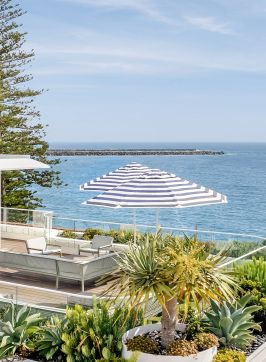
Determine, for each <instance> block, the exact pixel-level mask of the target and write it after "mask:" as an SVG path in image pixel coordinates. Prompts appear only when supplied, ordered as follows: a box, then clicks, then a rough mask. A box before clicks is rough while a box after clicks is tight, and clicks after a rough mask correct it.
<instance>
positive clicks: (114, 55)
mask: <svg viewBox="0 0 266 362" xmlns="http://www.w3.org/2000/svg"><path fill="white" fill-rule="evenodd" d="M97 40H99V38H98V39H97ZM30 47H33V48H34V49H35V50H36V54H37V59H38V58H39V59H40V60H41V61H39V62H38V65H37V66H35V67H34V68H35V70H36V73H38V74H40V75H48V74H55V75H56V74H58V75H63V74H68V75H71V74H72V75H77V74H78V75H94V74H95V75H132V76H135V75H141V76H184V75H188V74H194V73H201V72H206V71H238V72H257V73H266V66H265V64H266V54H265V53H260V52H259V51H258V50H257V51H255V52H253V53H251V52H250V53H249V54H247V53H246V51H245V50H244V49H243V50H240V49H238V50H235V51H232V50H227V51H225V50H224V49H221V50H219V49H217V48H216V49H215V50H214V49H213V48H212V49H207V48H199V47H195V48H191V47H186V46H184V45H183V46H182V45H178V46H177V45H176V44H175V45H174V46H173V44H172V43H167V44H166V43H158V42H153V43H151V42H146V41H143V40H142V41H139V43H138V44H136V43H130V42H129V41H126V40H125V39H124V40H122V39H120V41H119V42H118V41H117V40H113V41H112V42H111V41H110V38H108V41H106V42H104V41H101V42H99V43H98V42H97V41H96V42H95V43H92V44H90V45H89V46H86V45H83V44H76V45H75V46H70V45H58V46H56V45H54V46H50V45H47V46H42V47H40V48H39V45H37V44H36V45H34V44H30ZM38 48H39V49H38ZM36 73H35V74H36Z"/></svg>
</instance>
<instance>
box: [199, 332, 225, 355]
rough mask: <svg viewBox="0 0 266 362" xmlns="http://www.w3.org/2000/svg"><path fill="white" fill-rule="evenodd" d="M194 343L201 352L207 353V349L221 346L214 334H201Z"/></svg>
mask: <svg viewBox="0 0 266 362" xmlns="http://www.w3.org/2000/svg"><path fill="white" fill-rule="evenodd" d="M193 342H194V343H195V344H196V346H197V349H198V350H199V351H205V349H208V348H211V347H215V346H216V347H218V346H219V340H218V338H217V337H216V335H215V334H213V333H199V334H197V335H196V336H195V338H194V339H193Z"/></svg>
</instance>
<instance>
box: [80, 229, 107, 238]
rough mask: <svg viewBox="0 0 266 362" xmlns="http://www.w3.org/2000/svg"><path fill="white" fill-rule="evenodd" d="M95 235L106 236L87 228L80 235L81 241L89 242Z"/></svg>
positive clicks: (103, 233)
mask: <svg viewBox="0 0 266 362" xmlns="http://www.w3.org/2000/svg"><path fill="white" fill-rule="evenodd" d="M95 235H106V233H105V232H104V231H103V230H101V229H94V228H88V229H86V230H85V231H84V233H83V235H82V239H83V240H91V239H92V238H93V237H94V236H95Z"/></svg>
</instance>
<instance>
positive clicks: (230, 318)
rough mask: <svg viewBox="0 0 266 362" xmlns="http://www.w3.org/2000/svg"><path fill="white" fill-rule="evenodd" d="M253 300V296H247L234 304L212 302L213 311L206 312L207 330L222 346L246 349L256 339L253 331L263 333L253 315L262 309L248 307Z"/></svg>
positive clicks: (254, 306)
mask: <svg viewBox="0 0 266 362" xmlns="http://www.w3.org/2000/svg"><path fill="white" fill-rule="evenodd" d="M251 298H252V296H251V295H249V294H247V295H245V296H244V297H242V298H241V299H240V300H238V301H236V302H235V303H233V304H231V303H228V302H226V301H223V302H222V303H220V304H218V303H216V302H215V301H213V300H212V301H211V310H210V311H209V312H205V315H206V318H207V321H208V324H209V326H208V327H207V329H209V330H210V331H211V332H212V333H214V334H215V335H216V336H217V337H218V338H219V342H220V344H221V345H222V346H225V347H237V348H241V349H245V348H246V347H247V346H248V345H249V343H250V342H251V341H252V340H253V339H254V338H253V336H252V331H253V330H257V331H261V327H260V325H259V324H258V323H255V322H254V320H253V317H252V313H254V312H256V311H258V310H259V309H260V308H261V307H259V306H256V305H252V306H249V307H247V304H248V303H249V301H250V300H251Z"/></svg>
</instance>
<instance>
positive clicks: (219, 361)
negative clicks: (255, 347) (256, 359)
mask: <svg viewBox="0 0 266 362" xmlns="http://www.w3.org/2000/svg"><path fill="white" fill-rule="evenodd" d="M245 361H246V356H245V354H244V353H243V352H240V351H236V350H233V349H221V350H219V351H218V353H217V355H216V356H215V357H214V360H213V362H245Z"/></svg>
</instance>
